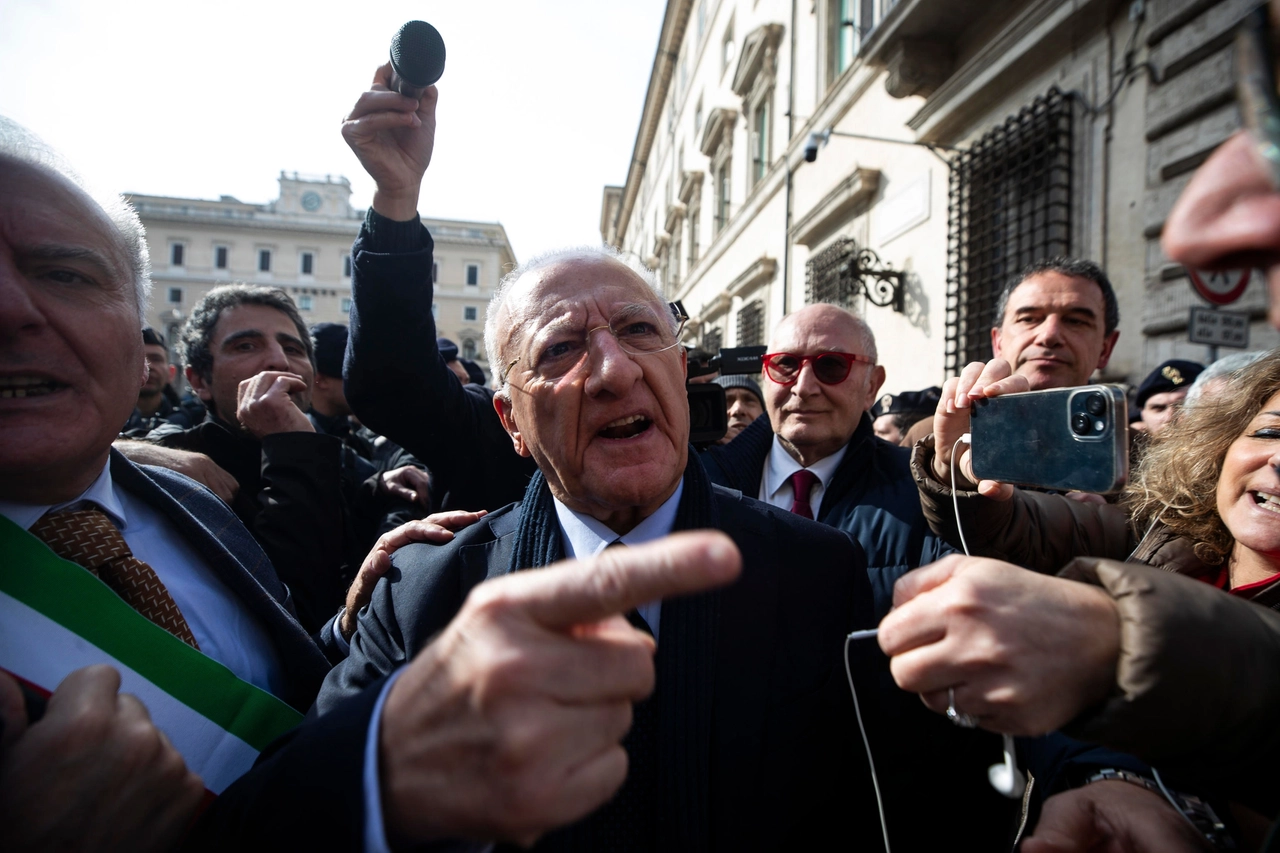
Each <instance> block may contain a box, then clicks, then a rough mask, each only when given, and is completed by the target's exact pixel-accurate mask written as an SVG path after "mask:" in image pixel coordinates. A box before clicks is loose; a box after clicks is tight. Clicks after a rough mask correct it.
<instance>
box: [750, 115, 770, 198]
mask: <svg viewBox="0 0 1280 853" xmlns="http://www.w3.org/2000/svg"><path fill="white" fill-rule="evenodd" d="M769 100H770V99H769V98H765V99H764V100H763V101H761V102H760V103H759V104H757V105H754V107H753V109H752V111H751V185H752V186H755V185H756V184H758V183H759V182H760V180H761V179H762V178H763V177H764V176H765V173H766V172H767V171H769V160H770V158H769V143H770V141H771V140H770V139H769V135H770V134H769Z"/></svg>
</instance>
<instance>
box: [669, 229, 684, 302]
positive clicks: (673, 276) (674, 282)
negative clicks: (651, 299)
mask: <svg viewBox="0 0 1280 853" xmlns="http://www.w3.org/2000/svg"><path fill="white" fill-rule="evenodd" d="M683 235H684V228H683V227H681V223H679V222H677V223H676V227H675V228H674V229H672V232H671V248H670V249H668V250H667V290H668V291H669V292H670V293H671V294H672V296H674V295H675V293H676V291H678V290H679V289H680V263H681V261H683V260H684V258H682V257H681V254H682V253H683V250H684V242H683Z"/></svg>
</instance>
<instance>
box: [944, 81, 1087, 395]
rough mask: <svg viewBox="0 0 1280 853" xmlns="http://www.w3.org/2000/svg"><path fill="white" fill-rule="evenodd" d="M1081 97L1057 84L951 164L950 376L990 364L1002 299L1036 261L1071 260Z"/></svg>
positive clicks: (948, 363) (948, 286) (949, 212)
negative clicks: (1076, 100) (1075, 116)
mask: <svg viewBox="0 0 1280 853" xmlns="http://www.w3.org/2000/svg"><path fill="white" fill-rule="evenodd" d="M1071 111H1072V99H1071V97H1070V96H1069V95H1065V94H1063V93H1062V92H1061V91H1059V90H1058V88H1057V87H1056V86H1055V87H1054V88H1052V89H1050V90H1049V91H1048V93H1046V94H1045V95H1042V96H1041V97H1038V98H1036V99H1035V100H1034V101H1033V102H1032V103H1031V104H1029V105H1028V106H1026V107H1024V108H1023V109H1022V110H1021V111H1020V112H1019V113H1018V114H1017V115H1013V116H1010V117H1009V118H1008V119H1007V120H1006V121H1005V122H1004V124H1002V125H999V126H998V127H996V128H994V129H993V130H991V131H990V132H988V133H987V134H986V135H985V136H983V137H982V138H981V139H979V140H978V141H977V143H975V144H974V145H972V146H971V147H970V148H969V150H968V151H966V152H964V153H963V154H958V155H957V156H956V157H955V158H954V159H953V160H952V161H951V183H950V188H949V191H948V202H947V303H946V312H947V313H946V317H947V370H948V371H949V372H951V373H953V374H954V373H959V371H960V368H961V367H962V366H963V365H965V364H967V363H969V362H971V361H986V360H988V359H989V358H991V329H992V327H993V326H996V325H998V324H999V322H1000V318H999V317H997V316H996V315H995V310H996V300H997V298H998V297H999V295H1000V291H1001V289H1002V288H1003V287H1004V284H1005V282H1006V281H1007V279H1008V277H1009V276H1011V275H1015V274H1017V272H1018V271H1019V270H1021V269H1022V268H1023V267H1025V266H1026V265H1027V264H1029V263H1032V262H1033V261H1038V260H1042V259H1044V258H1051V257H1054V256H1055V255H1070V254H1071V199H1072V174H1071V161H1072V114H1071Z"/></svg>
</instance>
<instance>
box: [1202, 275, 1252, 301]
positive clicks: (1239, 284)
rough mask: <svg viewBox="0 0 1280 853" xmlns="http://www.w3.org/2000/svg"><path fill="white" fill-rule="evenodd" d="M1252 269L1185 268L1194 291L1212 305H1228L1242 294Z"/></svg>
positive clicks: (1247, 284)
mask: <svg viewBox="0 0 1280 853" xmlns="http://www.w3.org/2000/svg"><path fill="white" fill-rule="evenodd" d="M1252 272H1253V271H1252V270H1247V269H1244V270H1214V271H1212V272H1211V271H1209V270H1196V269H1191V268H1190V267H1188V268H1187V273H1188V274H1189V275H1190V276H1191V286H1192V287H1193V288H1195V291H1196V293H1198V294H1200V295H1201V296H1203V297H1204V298H1205V299H1207V300H1209V301H1210V302H1212V303H1213V304H1214V305H1230V304H1231V303H1232V302H1235V301H1236V300H1237V299H1239V298H1240V297H1241V296H1242V295H1243V294H1244V289H1245V288H1246V287H1248V286H1249V276H1250V275H1251V274H1252Z"/></svg>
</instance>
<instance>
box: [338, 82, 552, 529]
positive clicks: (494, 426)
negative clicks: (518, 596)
mask: <svg viewBox="0 0 1280 853" xmlns="http://www.w3.org/2000/svg"><path fill="white" fill-rule="evenodd" d="M389 73H390V66H387V65H384V66H383V67H381V68H379V69H378V71H377V73H376V74H375V75H374V82H373V85H372V87H371V88H370V89H369V90H368V91H367V92H365V93H364V94H363V95H361V96H360V98H359V100H358V101H357V102H356V105H355V107H354V108H353V109H352V111H351V114H350V115H349V116H348V117H347V121H346V122H345V123H344V124H343V129H342V133H343V137H344V138H345V139H346V140H347V143H348V144H349V145H350V146H351V148H352V150H353V151H354V152H355V153H356V156H357V157H358V158H359V160H360V163H361V165H362V166H363V167H364V168H365V170H366V171H367V172H368V173H369V174H370V176H372V177H373V179H374V181H375V183H376V187H377V188H376V190H375V192H374V196H373V207H372V208H371V209H370V211H369V215H368V217H367V218H366V220H365V224H364V226H363V227H362V228H361V230H360V235H359V236H358V237H357V238H356V242H355V245H354V247H353V249H352V279H351V286H352V297H353V298H352V308H351V326H350V328H351V331H350V336H349V338H348V342H347V362H346V366H345V370H344V375H345V379H346V393H347V400H348V402H349V403H350V404H351V408H352V410H353V411H354V412H355V413H356V416H357V417H359V418H360V420H361V422H362V423H364V424H366V425H368V426H369V427H370V428H371V429H373V430H374V431H376V432H379V433H381V434H383V435H385V436H387V437H388V438H390V439H391V440H392V441H395V442H396V443H397V444H399V445H401V446H402V447H404V448H405V449H406V450H408V451H409V452H410V453H412V454H413V455H414V456H416V457H417V458H418V459H420V460H421V461H422V462H423V463H424V464H426V465H427V467H428V468H430V469H431V472H432V474H433V476H434V477H435V478H436V479H437V481H438V485H437V488H436V490H437V492H438V493H439V494H440V495H441V496H444V495H445V494H446V493H447V494H448V495H450V499H449V500H448V502H447V504H445V505H444V506H445V508H456V509H495V508H497V507H499V506H502V505H504V504H506V503H509V502H511V501H513V500H518V499H519V498H520V497H521V496H522V495H523V492H524V485H525V483H526V482H527V480H528V476H529V474H530V473H531V472H532V467H531V464H530V463H529V462H528V461H527V460H522V459H521V458H520V457H519V456H517V455H516V453H515V451H514V450H513V449H512V446H511V440H510V438H508V436H507V434H506V432H505V431H504V430H503V429H502V425H501V423H500V422H499V421H498V418H497V415H496V414H495V413H494V411H493V405H492V402H491V398H492V395H491V393H490V392H488V391H487V390H486V389H484V388H481V387H479V386H474V385H468V386H465V387H464V386H463V385H462V384H461V383H460V382H459V381H458V378H457V377H456V376H455V375H454V374H453V372H452V371H451V370H449V368H448V366H447V365H446V364H445V362H444V360H443V359H442V358H441V357H440V353H439V350H438V349H437V348H436V325H435V319H434V317H433V316H432V313H431V304H432V299H433V297H434V287H433V283H432V261H433V249H434V245H433V243H432V240H431V235H430V234H429V233H427V229H426V228H425V227H423V225H422V223H421V222H420V221H419V220H418V214H417V204H418V194H419V192H420V190H421V186H422V178H423V174H424V173H425V172H426V168H427V165H428V163H430V161H431V151H432V147H433V146H434V142H435V105H436V95H437V93H436V89H435V87H431V88H429V89H427V91H426V94H425V95H424V96H423V98H422V100H421V101H415V100H413V99H411V98H406V97H404V96H402V95H400V94H398V93H396V92H392V91H390V90H389V89H387V86H386V83H387V78H388V75H389Z"/></svg>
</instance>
